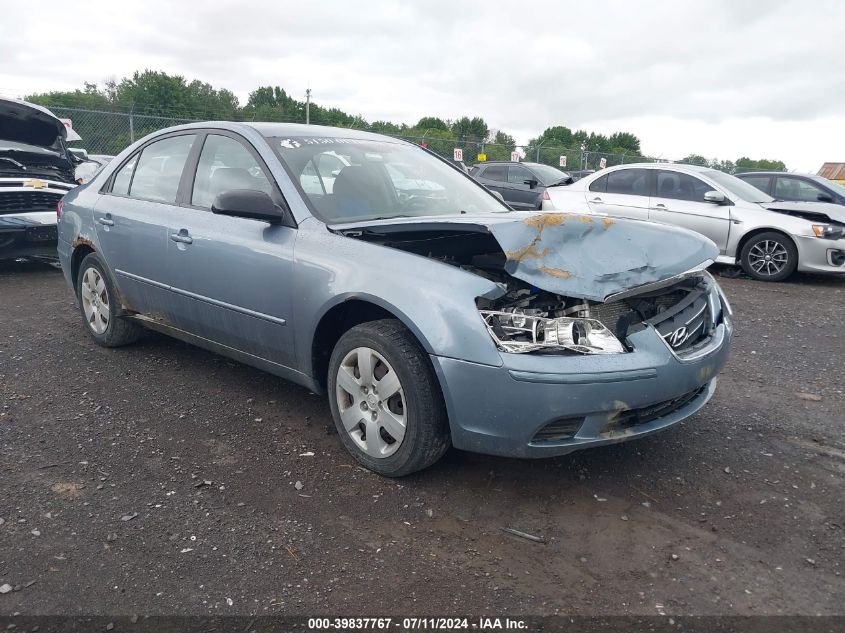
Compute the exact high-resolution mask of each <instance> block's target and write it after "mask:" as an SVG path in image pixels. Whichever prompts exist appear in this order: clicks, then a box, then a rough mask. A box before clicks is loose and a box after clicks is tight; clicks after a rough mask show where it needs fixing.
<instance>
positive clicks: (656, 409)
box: [602, 385, 707, 433]
mask: <svg viewBox="0 0 845 633" xmlns="http://www.w3.org/2000/svg"><path fill="white" fill-rule="evenodd" d="M705 389H707V385H703V386H701V387H698V388H697V389H693V390H692V391H688V392H687V393H685V394H683V395H682V396H678V397H677V398H672V399H671V400H664V401H663V402H658V403H657V404H652V405H649V406H647V407H640V408H638V409H625V410H623V411H620V412H619V414H618V415H617V416H616V417H614V418H613V420H611V421H610V422H608V424H607V425H606V426H605V427H604V428H603V429H602V433H610V432H613V431H618V430H621V429H627V428H630V427H632V426H638V425H640V424H647V423H648V422H653V421H654V420H659V419H660V418H662V417H665V416H667V415H669V414H670V413H674V412H675V411H677V410H678V409H680V408H682V407H685V406H686V405H688V404H689V403H690V402H692V401H693V400H695V399H696V398H697V397H698V396H700V395H701V394H702V393H703V392H704V390H705Z"/></svg>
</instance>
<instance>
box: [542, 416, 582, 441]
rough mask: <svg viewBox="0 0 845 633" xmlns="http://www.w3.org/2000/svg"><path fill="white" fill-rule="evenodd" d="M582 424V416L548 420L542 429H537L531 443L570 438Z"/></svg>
mask: <svg viewBox="0 0 845 633" xmlns="http://www.w3.org/2000/svg"><path fill="white" fill-rule="evenodd" d="M582 424H584V418H583V417H575V418H559V419H557V420H555V421H554V422H549V423H548V424H547V425H546V426H544V427H543V428H542V429H540V430H539V431H537V433H536V434H535V435H534V437H533V438H531V443H532V444H536V443H542V442H561V441H563V440H571V439H572V438H573V437H575V435H576V434H577V433H578V429H580V428H581V425H582Z"/></svg>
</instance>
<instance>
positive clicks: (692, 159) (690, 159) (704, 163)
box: [681, 154, 710, 167]
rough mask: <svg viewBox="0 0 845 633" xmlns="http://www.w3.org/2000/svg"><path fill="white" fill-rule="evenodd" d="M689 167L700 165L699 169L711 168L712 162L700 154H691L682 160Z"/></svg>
mask: <svg viewBox="0 0 845 633" xmlns="http://www.w3.org/2000/svg"><path fill="white" fill-rule="evenodd" d="M681 162H682V163H686V164H687V165H698V166H699V167H710V161H709V160H708V159H706V158H704V156H701V155H700V154H690V155H689V156H685V157H684V158H682V159H681Z"/></svg>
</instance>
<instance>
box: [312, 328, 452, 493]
mask: <svg viewBox="0 0 845 633" xmlns="http://www.w3.org/2000/svg"><path fill="white" fill-rule="evenodd" d="M379 389H381V391H379ZM328 392H329V402H330V405H331V411H332V417H333V418H334V422H335V426H336V427H337V431H338V434H339V435H340V440H341V442H342V443H343V446H344V448H345V449H346V450H347V451H348V452H349V453H350V454H351V455H352V456H353V457H354V458H355V459H356V460H357V461H358V462H359V463H360V464H362V465H363V466H365V467H366V468H368V469H370V470H372V471H374V472H376V473H379V474H380V475H385V476H387V477H402V476H404V475H408V474H410V473H413V472H415V471H418V470H422V469H423V468H427V467H428V466H430V465H432V464H433V463H434V462H436V461H437V460H438V459H440V457H442V456H443V454H444V453H445V452H446V450H447V449H448V448H449V445H450V439H449V423H448V417H447V414H446V405H445V403H444V401H443V394H442V393H441V391H440V385H439V383H438V381H437V377H436V376H435V374H434V370H433V369H432V367H431V364H430V361H429V359H428V356H427V355H426V353H425V352H424V351H423V350H422V348H421V347H420V345H419V343H418V342H417V340H416V338H414V336H413V335H412V334H411V333H410V332H409V331H408V330H407V328H405V326H403V325H402V324H401V323H400V322H399V321H397V320H395V319H383V320H379V321H370V322H368V323H363V324H361V325H357V326H355V327H353V328H352V329H350V330H349V331H348V332H346V333H345V334H344V335H343V336H341V337H340V340H339V341H338V342H337V344H336V345H335V348H334V351H333V352H332V356H331V360H330V361H329V375H328Z"/></svg>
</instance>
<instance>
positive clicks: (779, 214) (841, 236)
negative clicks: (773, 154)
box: [543, 163, 845, 281]
mask: <svg viewBox="0 0 845 633" xmlns="http://www.w3.org/2000/svg"><path fill="white" fill-rule="evenodd" d="M549 195H550V197H551V200H549V201H547V202H546V203H545V204H544V205H543V209H544V210H549V209H557V210H562V211H574V212H581V213H590V214H599V215H607V216H612V217H622V218H634V219H639V220H650V221H654V222H662V223H665V224H673V225H676V226H681V227H684V228H688V229H692V230H694V231H697V232H698V233H701V234H703V235H705V236H706V237H709V238H710V239H711V240H713V241H714V242H715V243H716V246H718V247H719V257H718V258H717V259H716V261H717V262H718V263H723V264H731V265H740V266H742V268H743V269H744V270H745V272H746V273H747V274H749V275H750V276H751V277H754V278H755V279H760V280H763V281H782V280H784V279H786V278H787V277H789V276H790V275H791V274H792V273H793V272H794V271H795V270H801V271H808V272H818V273H839V274H845V207H842V206H839V205H835V204H827V203H822V202H785V201H778V200H775V199H774V198H772V197H771V196H768V195H766V194H765V193H763V192H762V191H760V190H759V189H757V188H755V187H752V186H751V185H749V184H748V183H746V182H743V181H742V180H740V179H739V178H737V177H736V176H732V175H730V174H726V173H724V172H721V171H717V170H715V169H708V168H706V167H697V166H694V165H676V164H669V163H640V164H631V165H620V166H618V167H609V168H608V169H603V170H601V171H599V172H596V173H595V174H591V175H589V176H587V177H585V178H583V179H581V180H578V181H577V182H574V183H572V184H570V185H566V186H562V187H553V188H551V189H549Z"/></svg>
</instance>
